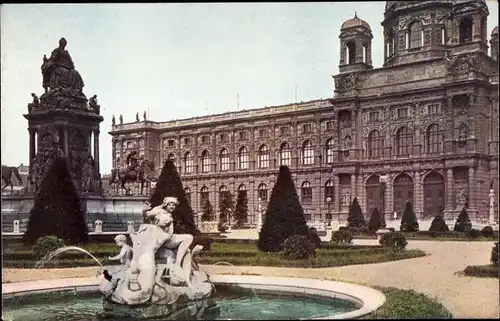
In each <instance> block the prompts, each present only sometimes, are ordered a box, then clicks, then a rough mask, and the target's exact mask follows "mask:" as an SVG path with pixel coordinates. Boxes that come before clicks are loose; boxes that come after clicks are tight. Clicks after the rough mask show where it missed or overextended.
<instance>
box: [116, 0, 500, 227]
mask: <svg viewBox="0 0 500 321" xmlns="http://www.w3.org/2000/svg"><path fill="white" fill-rule="evenodd" d="M488 15H489V11H488V7H487V4H486V2H485V1H444V0H443V1H387V2H386V8H385V13H384V20H383V21H382V26H383V30H384V32H383V37H384V43H383V44H382V43H380V44H376V45H380V46H384V64H383V67H380V68H374V66H373V65H372V57H371V55H372V38H373V36H372V31H371V27H370V25H369V24H368V23H367V22H365V21H363V20H362V19H360V18H358V17H357V16H354V18H352V19H349V20H347V21H345V22H344V23H343V24H342V26H341V33H340V37H339V38H340V39H339V46H338V48H339V50H340V65H339V73H338V74H337V75H334V76H333V79H334V88H335V90H334V95H333V98H329V99H322V100H315V101H309V102H301V103H290V104H287V105H282V106H273V107H265V108H260V109H252V110H243V111H235V112H227V113H224V114H219V115H210V116H201V117H194V118H190V119H181V120H170V121H165V122H155V121H150V120H146V119H144V120H143V121H140V120H139V118H138V117H137V119H136V121H135V122H133V123H123V118H122V117H121V116H120V121H119V122H118V123H117V124H113V126H112V129H111V131H110V132H109V133H110V134H111V135H112V144H113V149H112V157H113V168H118V167H121V168H123V167H125V166H126V164H125V162H126V158H127V155H128V154H129V153H130V152H132V151H136V152H137V153H138V154H139V156H143V157H144V158H146V159H151V160H153V161H154V164H155V165H156V166H157V173H156V174H157V175H159V173H160V170H161V167H162V165H163V162H164V160H166V159H168V158H172V159H174V160H175V162H176V165H177V168H178V170H179V173H180V174H181V179H182V181H183V184H184V188H185V190H186V193H187V195H188V198H189V199H190V201H191V205H192V207H193V209H194V210H195V211H196V212H201V204H202V202H203V200H204V199H209V200H210V202H211V204H212V205H213V206H214V209H215V210H216V211H218V201H219V199H220V196H221V194H223V193H225V192H228V191H229V192H232V193H233V194H236V192H237V191H240V190H244V191H246V192H247V196H248V208H249V213H250V218H249V222H251V223H252V222H255V216H254V215H255V212H256V210H257V207H258V203H259V201H260V202H261V204H262V205H263V206H264V207H265V204H266V202H267V201H268V199H269V197H270V194H271V190H272V188H273V184H274V182H275V180H276V175H277V172H278V168H279V166H280V165H287V166H289V167H290V169H291V171H292V174H293V178H294V182H295V186H296V188H297V192H298V194H299V198H300V201H301V203H302V205H303V207H304V210H305V213H306V219H307V220H308V221H313V222H314V221H330V220H334V221H336V220H343V219H345V217H346V215H347V212H348V207H349V204H350V202H351V200H352V199H353V198H354V197H357V198H358V200H359V202H360V205H361V208H362V210H363V212H364V213H365V215H366V216H369V215H370V214H371V212H372V211H373V209H374V208H375V207H377V208H378V209H379V210H380V211H383V212H384V213H385V215H386V219H389V218H390V217H392V214H393V213H394V212H398V213H399V215H400V214H401V213H402V211H403V208H404V205H405V203H406V202H407V201H410V202H412V204H413V206H414V209H415V212H416V213H417V216H418V217H419V218H420V219H426V218H428V219H431V218H432V217H434V216H436V215H438V214H441V213H443V214H444V215H445V216H446V217H447V218H453V217H456V216H457V215H458V212H459V211H460V210H461V209H462V207H464V206H466V207H467V208H468V213H469V215H470V216H471V218H473V219H476V220H482V219H487V217H488V204H489V201H488V194H489V190H490V188H493V189H494V191H495V199H498V178H497V177H498V117H499V116H498V27H495V29H494V30H493V32H492V34H491V37H490V39H489V41H488V35H487V17H488ZM488 51H490V52H488ZM381 178H383V179H381ZM495 211H496V213H495V216H496V217H497V221H498V206H497V207H496V208H495Z"/></svg>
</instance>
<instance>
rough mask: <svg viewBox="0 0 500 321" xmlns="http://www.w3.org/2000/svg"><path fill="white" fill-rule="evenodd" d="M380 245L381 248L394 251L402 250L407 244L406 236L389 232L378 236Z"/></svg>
mask: <svg viewBox="0 0 500 321" xmlns="http://www.w3.org/2000/svg"><path fill="white" fill-rule="evenodd" d="M379 243H380V245H382V246H383V247H390V248H392V249H394V250H403V249H404V248H405V247H406V245H407V244H408V242H407V241H406V236H405V235H404V234H403V233H401V232H390V233H385V234H382V235H381V236H380V240H379Z"/></svg>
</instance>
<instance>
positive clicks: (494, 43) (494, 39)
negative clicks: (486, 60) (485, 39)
mask: <svg viewBox="0 0 500 321" xmlns="http://www.w3.org/2000/svg"><path fill="white" fill-rule="evenodd" d="M490 45H491V54H490V56H491V58H493V59H495V60H496V61H497V63H498V26H496V27H495V29H493V31H492V32H491V39H490Z"/></svg>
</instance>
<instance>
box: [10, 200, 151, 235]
mask: <svg viewBox="0 0 500 321" xmlns="http://www.w3.org/2000/svg"><path fill="white" fill-rule="evenodd" d="M146 200H147V197H145V196H142V197H130V196H128V197H120V196H106V197H101V196H95V195H83V196H82V197H81V199H80V202H81V206H82V208H83V210H84V212H85V214H86V221H87V226H88V229H89V232H94V231H96V224H95V222H96V221H101V226H100V227H101V230H102V231H107V232H124V231H127V229H128V227H127V226H130V224H131V223H129V222H133V224H134V226H135V228H137V227H138V226H139V224H141V223H142V209H143V208H144V201H146ZM33 204H34V196H33V195H24V196H10V197H4V198H2V233H13V232H14V228H16V229H17V226H14V222H15V221H18V222H19V226H18V227H19V232H21V233H24V232H25V231H26V229H27V225H28V220H29V216H30V211H31V209H32V208H33ZM98 231H99V229H98Z"/></svg>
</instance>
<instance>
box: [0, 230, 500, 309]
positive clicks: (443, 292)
mask: <svg viewBox="0 0 500 321" xmlns="http://www.w3.org/2000/svg"><path fill="white" fill-rule="evenodd" d="M355 243H356V244H374V243H375V241H373V240H356V241H355ZM408 243H409V244H408V248H410V249H421V250H423V251H425V252H427V253H429V255H428V256H426V257H421V258H415V259H408V260H402V261H394V262H386V263H378V264H365V265H351V266H345V267H336V268H318V269H303V268H277V267H273V268H269V267H255V266H253V267H239V266H223V265H218V266H214V265H205V266H203V268H204V269H205V270H206V271H207V272H208V273H209V274H259V275H266V276H295V277H310V278H320V279H322V278H324V279H335V280H343V281H350V282H360V283H364V284H369V285H380V286H393V287H396V288H401V289H410V290H415V291H417V292H422V293H425V294H427V295H429V296H430V297H432V298H435V299H436V300H437V301H439V302H441V303H442V304H443V305H444V306H445V307H446V308H447V309H448V310H450V311H451V313H452V314H453V317H454V318H498V317H499V313H500V312H499V311H500V310H499V301H500V296H499V287H500V286H499V280H498V279H494V278H472V277H460V276H456V275H454V273H455V272H457V271H460V270H463V269H464V268H465V267H466V266H467V265H482V264H488V263H489V258H490V253H491V248H492V247H493V242H433V241H409V242H408ZM97 271H98V268H73V269H40V270H37V271H34V270H29V269H3V272H2V275H3V282H19V281H28V280H40V279H61V278H84V277H92V276H95V275H96V273H97ZM10 286H12V285H10Z"/></svg>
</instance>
